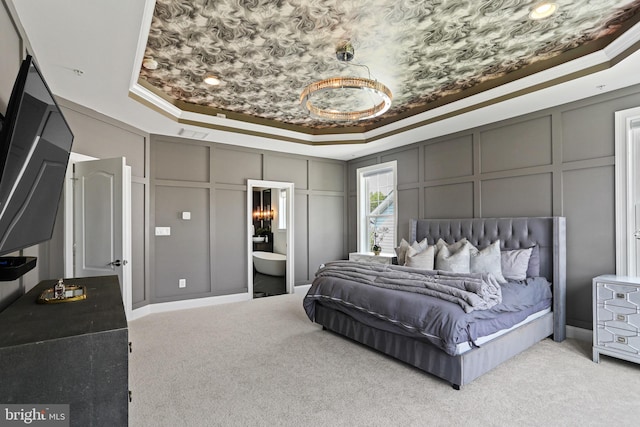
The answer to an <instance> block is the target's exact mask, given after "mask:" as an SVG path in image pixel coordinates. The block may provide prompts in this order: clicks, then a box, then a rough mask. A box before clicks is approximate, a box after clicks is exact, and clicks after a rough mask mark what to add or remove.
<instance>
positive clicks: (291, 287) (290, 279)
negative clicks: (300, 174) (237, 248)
mask: <svg viewBox="0 0 640 427" xmlns="http://www.w3.org/2000/svg"><path fill="white" fill-rule="evenodd" d="M254 187H263V188H277V189H281V190H282V189H283V190H286V191H287V229H286V232H287V254H286V255H287V264H286V282H287V284H286V287H287V293H288V294H292V293H294V292H295V273H294V269H293V267H294V265H295V260H294V254H295V251H294V241H295V240H294V230H293V215H294V212H293V206H294V204H293V196H294V184H293V182H281V181H263V180H258V179H248V180H247V228H246V230H247V234H246V242H247V295H248V296H249V298H253V242H252V240H251V237H252V233H251V226H252V225H253V212H252V203H251V202H252V200H253V188H254Z"/></svg>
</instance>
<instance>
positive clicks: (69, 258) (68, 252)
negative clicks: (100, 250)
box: [63, 152, 133, 318]
mask: <svg viewBox="0 0 640 427" xmlns="http://www.w3.org/2000/svg"><path fill="white" fill-rule="evenodd" d="M91 160H100V159H98V158H96V157H91V156H86V155H84V154H79V153H74V152H71V153H70V154H69V163H68V164H67V171H66V173H65V184H64V205H63V209H64V244H63V246H64V247H63V254H64V276H65V277H69V278H71V277H74V275H75V255H74V246H75V236H74V217H75V215H74V185H73V184H74V180H75V177H74V173H73V166H74V165H75V164H76V163H79V162H85V161H91ZM122 179H123V180H125V182H126V184H125V185H124V192H123V198H124V200H123V204H122V209H123V213H124V217H123V224H122V228H123V239H125V242H123V247H124V253H123V259H126V260H128V261H129V263H128V264H126V265H125V266H123V270H122V277H123V283H122V293H123V295H122V302H123V305H124V309H125V314H126V316H127V318H130V317H131V313H132V311H133V303H132V301H133V284H132V271H131V268H132V267H131V244H130V243H131V166H125V168H124V174H123V177H122Z"/></svg>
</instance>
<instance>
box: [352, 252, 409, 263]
mask: <svg viewBox="0 0 640 427" xmlns="http://www.w3.org/2000/svg"><path fill="white" fill-rule="evenodd" d="M349 261H358V262H375V263H378V264H397V263H398V257H396V256H395V255H392V254H380V255H374V254H373V252H369V253H359V252H351V253H350V254H349Z"/></svg>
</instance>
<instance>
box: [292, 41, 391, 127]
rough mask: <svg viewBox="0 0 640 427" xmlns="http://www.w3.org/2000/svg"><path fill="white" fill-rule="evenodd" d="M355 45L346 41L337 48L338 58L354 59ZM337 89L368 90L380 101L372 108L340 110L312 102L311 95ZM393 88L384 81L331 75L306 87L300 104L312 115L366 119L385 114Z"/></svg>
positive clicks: (389, 104) (327, 117)
mask: <svg viewBox="0 0 640 427" xmlns="http://www.w3.org/2000/svg"><path fill="white" fill-rule="evenodd" d="M353 56H354V49H353V45H352V44H351V43H349V42H346V43H344V44H342V45H341V46H339V47H338V49H337V50H336V58H337V59H338V60H339V61H342V62H348V61H351V60H352V59H353ZM336 89H356V90H363V91H368V92H370V93H371V94H372V95H374V96H377V97H378V98H379V99H380V102H378V103H376V102H375V101H374V102H373V103H374V105H373V106H372V107H371V108H366V109H363V110H351V111H339V110H336V109H329V108H324V109H323V108H320V107H317V106H316V105H314V104H313V102H311V95H313V94H316V93H321V92H329V91H333V90H336ZM392 97H393V96H392V94H391V90H389V88H388V87H386V86H385V85H383V84H382V83H380V82H378V81H376V80H371V79H370V78H368V79H367V78H363V77H331V78H328V79H324V80H320V81H317V82H314V83H311V84H310V85H309V86H307V87H306V88H304V90H303V91H302V93H301V94H300V105H301V106H302V108H304V109H305V110H306V111H307V112H309V113H310V114H311V115H312V116H315V117H317V118H320V119H327V120H336V121H355V120H365V119H371V118H373V117H377V116H379V115H381V114H384V113H385V112H386V111H387V110H388V109H389V108H390V107H391V99H392Z"/></svg>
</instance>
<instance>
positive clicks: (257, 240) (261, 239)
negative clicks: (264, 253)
mask: <svg viewBox="0 0 640 427" xmlns="http://www.w3.org/2000/svg"><path fill="white" fill-rule="evenodd" d="M251 240H253V242H254V243H260V242H264V236H253V237H252V238H251Z"/></svg>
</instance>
